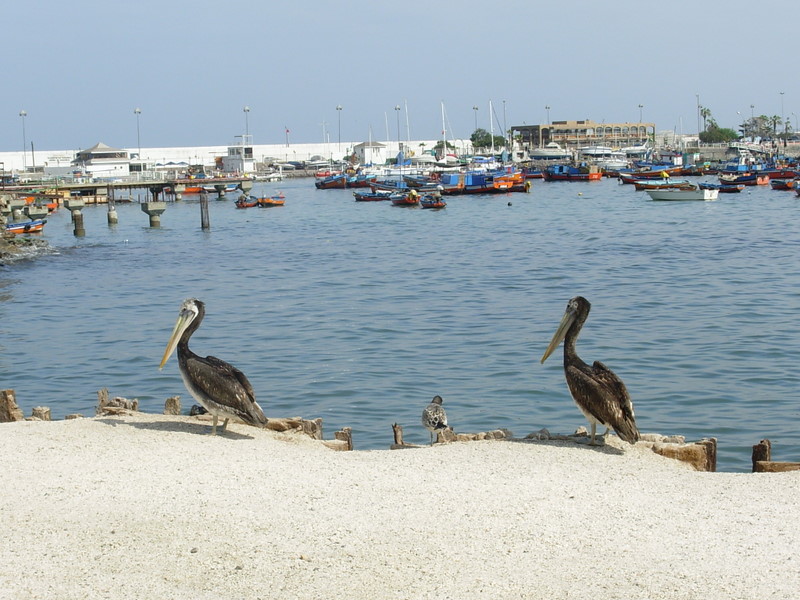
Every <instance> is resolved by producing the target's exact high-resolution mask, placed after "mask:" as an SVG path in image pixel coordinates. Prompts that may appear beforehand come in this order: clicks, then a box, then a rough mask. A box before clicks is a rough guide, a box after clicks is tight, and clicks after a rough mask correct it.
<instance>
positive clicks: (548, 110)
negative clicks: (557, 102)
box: [544, 104, 550, 125]
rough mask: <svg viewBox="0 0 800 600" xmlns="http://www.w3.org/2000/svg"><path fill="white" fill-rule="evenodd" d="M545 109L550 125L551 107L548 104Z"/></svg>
mask: <svg viewBox="0 0 800 600" xmlns="http://www.w3.org/2000/svg"><path fill="white" fill-rule="evenodd" d="M544 109H545V110H546V111H547V124H548V125H550V105H549V104H548V105H547V106H545V107H544Z"/></svg>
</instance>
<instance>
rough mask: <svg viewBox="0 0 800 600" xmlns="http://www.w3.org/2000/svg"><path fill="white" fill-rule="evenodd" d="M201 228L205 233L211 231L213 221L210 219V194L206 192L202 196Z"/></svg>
mask: <svg viewBox="0 0 800 600" xmlns="http://www.w3.org/2000/svg"><path fill="white" fill-rule="evenodd" d="M200 227H201V228H202V229H203V231H207V230H209V229H211V221H210V220H209V218H208V194H207V193H206V192H205V191H203V192H201V194H200Z"/></svg>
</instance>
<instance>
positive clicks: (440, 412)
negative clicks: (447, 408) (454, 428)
mask: <svg viewBox="0 0 800 600" xmlns="http://www.w3.org/2000/svg"><path fill="white" fill-rule="evenodd" d="M422 425H423V426H424V427H425V429H427V430H428V431H429V432H430V433H431V446H433V433H434V432H436V431H444V430H445V429H447V413H446V412H444V408H443V407H442V397H441V396H434V397H433V400H431V403H430V404H428V406H426V407H425V410H423V411H422Z"/></svg>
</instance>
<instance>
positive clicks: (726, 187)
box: [697, 181, 744, 194]
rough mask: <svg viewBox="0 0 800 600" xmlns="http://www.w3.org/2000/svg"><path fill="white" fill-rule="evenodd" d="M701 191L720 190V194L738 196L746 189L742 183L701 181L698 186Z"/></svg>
mask: <svg viewBox="0 0 800 600" xmlns="http://www.w3.org/2000/svg"><path fill="white" fill-rule="evenodd" d="M697 185H698V186H699V187H700V189H701V190H718V191H719V193H720V194H738V193H739V192H741V191H742V190H743V189H744V184H742V183H711V182H708V181H701V182H700V183H698V184H697Z"/></svg>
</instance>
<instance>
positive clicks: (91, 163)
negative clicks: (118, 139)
mask: <svg viewBox="0 0 800 600" xmlns="http://www.w3.org/2000/svg"><path fill="white" fill-rule="evenodd" d="M130 164H131V160H130V157H129V156H128V152H127V151H126V150H120V149H119V148H111V147H110V146H106V145H105V144H104V143H103V142H98V143H97V144H95V145H94V146H92V147H91V148H89V149H87V150H80V151H79V152H78V153H77V154H76V155H75V159H74V160H73V161H72V166H73V167H75V168H76V169H80V170H81V171H83V172H84V173H85V174H86V175H88V176H90V177H94V178H103V179H105V178H116V177H127V176H128V175H130V174H131V172H130Z"/></svg>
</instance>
